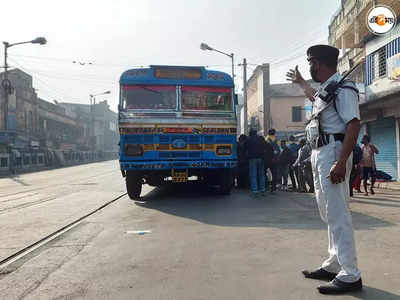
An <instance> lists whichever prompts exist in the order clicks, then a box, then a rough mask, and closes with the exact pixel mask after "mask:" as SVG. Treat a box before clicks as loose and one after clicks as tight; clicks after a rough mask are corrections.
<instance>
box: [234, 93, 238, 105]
mask: <svg viewBox="0 0 400 300" xmlns="http://www.w3.org/2000/svg"><path fill="white" fill-rule="evenodd" d="M234 101H235V105H238V95H237V94H235V95H234Z"/></svg>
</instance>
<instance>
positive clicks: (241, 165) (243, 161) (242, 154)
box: [236, 134, 249, 189]
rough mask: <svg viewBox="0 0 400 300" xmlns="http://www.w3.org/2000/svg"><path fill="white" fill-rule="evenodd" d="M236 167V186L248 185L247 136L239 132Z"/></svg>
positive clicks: (243, 186)
mask: <svg viewBox="0 0 400 300" xmlns="http://www.w3.org/2000/svg"><path fill="white" fill-rule="evenodd" d="M237 155H238V167H237V174H236V180H237V187H238V188H242V189H243V188H248V187H249V159H248V157H247V136H246V135H244V134H241V135H240V136H239V140H238V143H237Z"/></svg>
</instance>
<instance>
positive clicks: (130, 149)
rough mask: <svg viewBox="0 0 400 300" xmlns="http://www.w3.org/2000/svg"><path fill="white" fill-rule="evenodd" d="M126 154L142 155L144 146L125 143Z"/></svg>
mask: <svg viewBox="0 0 400 300" xmlns="http://www.w3.org/2000/svg"><path fill="white" fill-rule="evenodd" d="M125 154H126V156H142V155H143V147H142V146H141V145H135V144H125Z"/></svg>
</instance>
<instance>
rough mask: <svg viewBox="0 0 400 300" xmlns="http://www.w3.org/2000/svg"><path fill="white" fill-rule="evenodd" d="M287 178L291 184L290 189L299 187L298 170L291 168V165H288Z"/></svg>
mask: <svg viewBox="0 0 400 300" xmlns="http://www.w3.org/2000/svg"><path fill="white" fill-rule="evenodd" d="M289 176H290V181H291V182H292V188H293V189H297V186H298V185H300V184H299V173H298V168H297V167H293V166H292V165H291V164H290V165H289ZM296 182H297V183H296Z"/></svg>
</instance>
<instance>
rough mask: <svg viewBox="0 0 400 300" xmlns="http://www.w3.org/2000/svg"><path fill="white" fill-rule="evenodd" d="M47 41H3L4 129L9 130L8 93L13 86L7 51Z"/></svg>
mask: <svg viewBox="0 0 400 300" xmlns="http://www.w3.org/2000/svg"><path fill="white" fill-rule="evenodd" d="M46 43H47V40H46V39H45V38H44V37H38V38H36V39H34V40H31V41H27V42H20V43H13V44H10V43H8V42H3V44H4V79H3V81H2V82H1V85H2V87H3V90H4V99H5V101H4V106H5V107H4V129H5V130H7V129H8V95H9V94H10V93H11V91H12V86H11V82H10V81H9V80H8V64H7V57H8V53H7V49H8V48H10V47H12V46H16V45H21V44H40V45H45V44H46Z"/></svg>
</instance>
